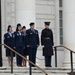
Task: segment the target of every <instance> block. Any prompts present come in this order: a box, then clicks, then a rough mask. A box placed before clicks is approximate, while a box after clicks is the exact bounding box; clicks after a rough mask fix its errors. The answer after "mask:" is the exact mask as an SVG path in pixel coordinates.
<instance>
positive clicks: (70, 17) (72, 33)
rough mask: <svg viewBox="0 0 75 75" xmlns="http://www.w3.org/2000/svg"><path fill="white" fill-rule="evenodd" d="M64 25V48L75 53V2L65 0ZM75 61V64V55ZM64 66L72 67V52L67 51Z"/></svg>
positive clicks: (73, 0) (74, 0) (74, 57)
mask: <svg viewBox="0 0 75 75" xmlns="http://www.w3.org/2000/svg"><path fill="white" fill-rule="evenodd" d="M63 25H64V26H63V27H64V28H63V29H64V30H63V33H64V46H66V47H68V48H70V49H72V50H74V51H75V0H63ZM73 59H74V62H75V55H74V56H73ZM74 64H75V63H74ZM64 66H65V67H70V52H68V51H65V61H64Z"/></svg>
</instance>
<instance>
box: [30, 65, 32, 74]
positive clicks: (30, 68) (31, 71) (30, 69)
mask: <svg viewBox="0 0 75 75" xmlns="http://www.w3.org/2000/svg"><path fill="white" fill-rule="evenodd" d="M29 69H30V75H32V67H31V64H30V68H29Z"/></svg>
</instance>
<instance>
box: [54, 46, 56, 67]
mask: <svg viewBox="0 0 75 75" xmlns="http://www.w3.org/2000/svg"><path fill="white" fill-rule="evenodd" d="M54 49H55V67H57V48H56V47H54Z"/></svg>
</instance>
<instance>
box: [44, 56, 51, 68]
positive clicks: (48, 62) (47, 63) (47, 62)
mask: <svg viewBox="0 0 75 75" xmlns="http://www.w3.org/2000/svg"><path fill="white" fill-rule="evenodd" d="M51 57H52V56H45V66H46V67H51Z"/></svg>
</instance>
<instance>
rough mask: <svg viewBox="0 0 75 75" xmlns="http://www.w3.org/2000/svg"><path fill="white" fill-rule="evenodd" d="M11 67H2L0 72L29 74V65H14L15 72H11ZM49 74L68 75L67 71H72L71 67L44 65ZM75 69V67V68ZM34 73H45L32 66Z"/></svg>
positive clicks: (37, 74) (41, 74)
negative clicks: (49, 66)
mask: <svg viewBox="0 0 75 75" xmlns="http://www.w3.org/2000/svg"><path fill="white" fill-rule="evenodd" d="M10 69H11V68H10V67H0V74H1V75H4V74H6V75H9V74H10V75H29V67H14V74H11V73H10V72H11V70H10ZM42 69H44V70H45V71H46V72H47V73H49V75H68V74H67V73H69V72H71V69H70V68H63V67H61V68H55V67H54V68H45V67H43V68H42ZM74 71H75V69H74ZM32 73H33V75H44V73H42V72H41V71H40V70H38V69H37V68H32Z"/></svg>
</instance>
